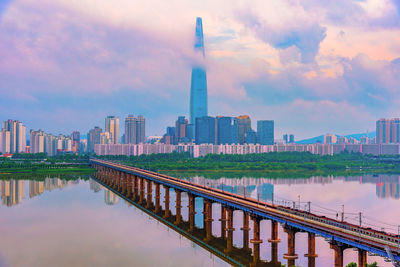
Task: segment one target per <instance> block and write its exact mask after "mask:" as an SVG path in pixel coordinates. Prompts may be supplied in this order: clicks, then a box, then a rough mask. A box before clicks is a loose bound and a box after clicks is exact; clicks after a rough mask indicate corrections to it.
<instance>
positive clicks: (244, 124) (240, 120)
mask: <svg viewBox="0 0 400 267" xmlns="http://www.w3.org/2000/svg"><path fill="white" fill-rule="evenodd" d="M237 124H238V142H239V144H241V145H243V143H244V139H245V135H246V132H247V131H248V130H250V129H251V120H250V117H249V116H247V115H242V116H239V117H237Z"/></svg>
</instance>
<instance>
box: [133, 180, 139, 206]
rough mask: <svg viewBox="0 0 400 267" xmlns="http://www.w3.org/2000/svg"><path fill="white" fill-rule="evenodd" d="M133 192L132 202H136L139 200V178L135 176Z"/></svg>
mask: <svg viewBox="0 0 400 267" xmlns="http://www.w3.org/2000/svg"><path fill="white" fill-rule="evenodd" d="M133 187H134V191H133V195H134V200H135V201H136V200H137V199H138V198H139V177H137V176H135V177H134V185H133Z"/></svg>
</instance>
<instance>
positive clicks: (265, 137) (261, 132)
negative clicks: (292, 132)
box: [257, 120, 274, 145]
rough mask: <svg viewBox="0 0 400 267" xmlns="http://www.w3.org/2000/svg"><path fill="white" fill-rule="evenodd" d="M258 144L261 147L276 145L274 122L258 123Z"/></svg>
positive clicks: (262, 121) (264, 121) (263, 121)
mask: <svg viewBox="0 0 400 267" xmlns="http://www.w3.org/2000/svg"><path fill="white" fill-rule="evenodd" d="M257 139H258V140H257V141H258V142H257V143H259V144H261V145H273V144H274V121H273V120H261V121H257Z"/></svg>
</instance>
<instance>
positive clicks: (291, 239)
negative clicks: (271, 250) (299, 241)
mask: <svg viewBox="0 0 400 267" xmlns="http://www.w3.org/2000/svg"><path fill="white" fill-rule="evenodd" d="M283 230H284V231H285V232H286V233H287V235H288V252H287V253H285V254H284V255H283V258H284V259H286V260H287V263H288V264H287V266H293V265H295V261H296V259H297V258H298V257H299V256H298V255H297V254H296V247H295V240H296V239H295V238H296V229H294V228H292V227H284V228H283Z"/></svg>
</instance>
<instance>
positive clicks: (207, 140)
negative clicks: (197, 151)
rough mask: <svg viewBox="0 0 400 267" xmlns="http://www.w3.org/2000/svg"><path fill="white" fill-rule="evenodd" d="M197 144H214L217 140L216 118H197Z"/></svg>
mask: <svg viewBox="0 0 400 267" xmlns="http://www.w3.org/2000/svg"><path fill="white" fill-rule="evenodd" d="M195 140H196V144H198V145H199V144H214V142H215V118H214V117H208V116H205V117H201V118H196V137H195Z"/></svg>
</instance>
